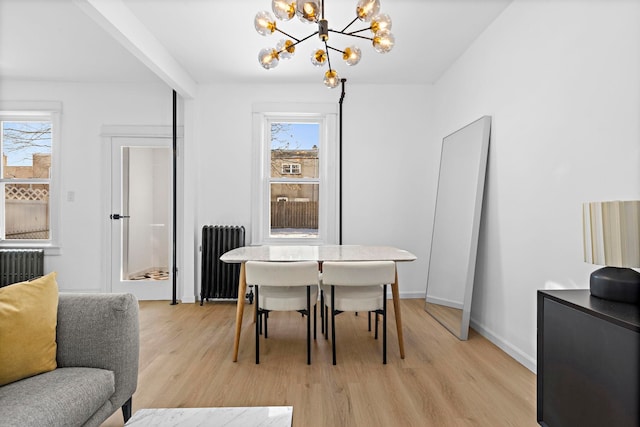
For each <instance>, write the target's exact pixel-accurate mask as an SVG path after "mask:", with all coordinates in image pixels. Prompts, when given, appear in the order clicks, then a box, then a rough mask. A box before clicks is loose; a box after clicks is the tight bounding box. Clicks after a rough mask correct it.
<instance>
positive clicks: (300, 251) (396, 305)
mask: <svg viewBox="0 0 640 427" xmlns="http://www.w3.org/2000/svg"><path fill="white" fill-rule="evenodd" d="M415 259H416V256H415V255H414V254H412V253H411V252H408V251H405V250H403V249H398V248H395V247H392V246H367V245H319V246H308V245H307V246H303V245H300V246H286V245H262V246H243V247H240V248H236V249H232V250H230V251H229V252H226V253H224V254H223V255H222V256H221V257H220V260H221V261H223V262H226V263H241V266H240V280H239V284H238V303H237V307H236V333H235V339H234V343H233V361H234V362H237V361H238V350H239V348H240V332H241V331H242V316H243V314H244V303H245V298H244V295H245V293H246V291H247V281H246V276H245V267H244V266H245V263H246V262H247V261H317V262H318V264H319V268H321V264H322V262H324V261H395V262H406V261H414V260H415ZM391 295H392V297H393V309H394V312H395V318H396V328H397V331H398V345H399V347H400V358H402V359H404V337H403V335H402V315H401V313H400V292H399V290H398V269H397V267H396V275H395V282H394V283H391Z"/></svg>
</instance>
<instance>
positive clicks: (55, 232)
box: [0, 101, 62, 255]
mask: <svg viewBox="0 0 640 427" xmlns="http://www.w3.org/2000/svg"><path fill="white" fill-rule="evenodd" d="M61 114H62V104H61V103H60V102H51V101H42V102H20V101H0V120H2V121H12V120H13V121H49V122H51V172H50V177H49V180H48V181H49V182H44V183H48V184H49V239H24V240H13V239H12V240H5V239H3V238H2V237H0V248H18V249H20V248H25V249H26V248H41V249H45V254H47V255H55V254H57V253H58V252H59V250H60V245H61V230H60V204H61V203H60V195H61V179H60V178H61V175H60V169H61V168H60V157H61V151H62V148H61V146H62V144H61V138H60V115H61ZM36 181H37V180H32V182H36ZM15 182H16V181H15V180H12V179H4V178H2V176H1V175H0V183H2V184H4V183H15ZM39 183H42V182H39ZM0 187H3V188H4V185H0ZM2 197H4V195H2ZM4 208H5V204H4V203H2V204H0V224H1V225H0V226H1V227H4V224H5V217H4V214H5V212H4ZM3 235H4V232H3V233H0V236H3Z"/></svg>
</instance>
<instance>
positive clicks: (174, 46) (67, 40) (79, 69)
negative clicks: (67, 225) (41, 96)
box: [0, 0, 511, 84]
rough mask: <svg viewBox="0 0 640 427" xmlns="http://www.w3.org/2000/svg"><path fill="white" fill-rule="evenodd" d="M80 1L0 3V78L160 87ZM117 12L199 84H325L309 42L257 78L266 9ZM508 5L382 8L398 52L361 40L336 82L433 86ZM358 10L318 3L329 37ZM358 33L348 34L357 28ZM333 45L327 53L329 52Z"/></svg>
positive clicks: (189, 3) (331, 1)
mask: <svg viewBox="0 0 640 427" xmlns="http://www.w3.org/2000/svg"><path fill="white" fill-rule="evenodd" d="M83 1H86V0H76V2H74V1H73V0H0V78H2V79H20V80H49V81H73V82H145V81H159V77H157V76H156V75H155V74H154V73H153V72H152V71H150V69H148V68H147V67H146V66H145V65H143V63H142V62H141V61H140V60H138V59H137V58H136V55H134V54H132V53H129V51H128V50H127V49H126V48H125V47H124V46H123V45H121V44H120V43H119V42H118V41H117V40H116V39H115V38H113V37H112V35H111V34H109V33H108V32H107V31H105V30H104V29H103V28H102V27H101V26H99V25H98V24H97V23H96V22H94V21H93V19H92V18H91V17H89V16H88V15H87V14H86V13H85V12H84V11H83V9H81V8H80V7H78V5H77V4H76V3H78V2H83ZM108 1H121V2H123V3H124V4H125V5H126V6H127V7H128V8H129V9H130V10H131V12H133V14H134V15H135V18H137V20H139V23H136V24H141V25H143V26H144V27H146V28H147V29H148V30H149V31H150V32H151V34H152V35H153V36H154V37H155V38H156V39H157V41H158V42H160V44H161V45H163V46H164V48H165V49H166V50H167V52H168V53H169V54H170V55H171V56H172V57H173V58H174V59H175V60H176V61H177V62H178V63H179V64H180V65H181V66H182V68H183V69H184V71H186V73H187V74H188V75H190V76H191V77H192V79H193V80H194V81H195V82H197V83H201V84H203V83H214V82H217V83H225V82H253V83H256V82H258V83H282V82H295V83H308V82H320V81H322V74H323V72H322V70H320V69H317V68H315V67H313V65H311V63H310V61H309V56H310V52H311V50H312V49H313V48H315V47H320V42H319V41H318V40H317V38H316V37H313V38H311V39H309V40H307V41H306V42H304V43H302V44H300V45H299V46H298V48H297V50H296V55H295V56H294V58H292V59H291V60H288V61H281V62H280V64H279V65H278V67H277V68H275V69H272V70H264V69H262V67H260V65H259V64H258V60H257V56H258V51H259V50H260V49H261V48H263V47H269V46H275V44H276V42H277V41H278V40H279V39H280V38H281V37H279V36H270V37H262V36H260V35H259V34H258V33H257V32H256V31H255V30H254V28H253V18H254V16H255V14H256V12H258V11H260V10H269V9H270V7H271V1H270V0H108ZM510 1H511V0H422V1H421V0H382V1H381V4H382V8H381V11H382V12H385V13H387V14H389V15H390V16H391V18H392V20H393V28H392V32H393V34H394V35H395V38H396V45H395V47H394V49H393V51H391V52H390V53H388V54H385V55H381V54H378V53H377V52H375V51H374V50H373V48H372V47H371V45H370V42H369V41H367V40H356V39H352V38H349V40H344V39H340V38H339V36H335V35H334V36H333V38H332V39H331V40H330V42H333V43H335V44H336V47H338V48H343V47H344V46H346V45H348V44H356V45H358V46H359V47H360V48H361V49H362V60H361V61H360V63H359V64H358V65H357V66H355V67H348V66H346V65H345V64H344V63H343V62H342V60H341V58H339V57H338V55H333V56H331V59H332V65H333V67H334V68H335V69H337V71H338V73H339V74H340V76H341V77H346V78H347V79H349V81H351V82H358V83H379V84H384V83H432V82H434V81H436V80H437V79H438V78H439V77H440V76H441V75H442V73H443V72H444V71H445V70H446V69H447V68H448V67H449V66H450V65H451V64H452V63H453V62H454V61H455V60H456V58H458V57H459V56H460V55H461V54H462V53H463V52H464V51H465V50H466V49H467V48H468V47H469V45H470V44H471V43H472V42H473V40H475V39H476V38H477V37H478V35H479V34H480V33H482V31H483V30H484V29H485V28H486V27H487V26H488V25H489V24H490V23H491V22H492V21H493V20H494V19H495V18H496V17H497V16H498V15H499V14H500V13H501V12H502V11H503V10H504V8H505V7H507V6H508V5H509V3H510ZM356 3H357V1H356V0H325V14H326V18H327V19H328V21H329V26H330V27H331V28H336V29H342V28H343V27H344V26H346V24H348V23H349V21H351V19H352V18H353V17H354V16H355V4H356ZM363 26H364V25H363V24H362V23H357V24H354V26H353V29H359V28H362V27H363ZM278 27H279V28H281V29H283V30H284V31H286V32H288V33H290V34H292V35H293V36H295V37H297V38H302V37H304V36H306V35H308V34H309V33H311V32H313V31H315V29H316V28H315V26H313V25H305V24H302V23H300V22H298V21H297V20H296V19H295V18H294V20H292V21H289V22H282V23H280V22H278ZM330 44H331V43H330Z"/></svg>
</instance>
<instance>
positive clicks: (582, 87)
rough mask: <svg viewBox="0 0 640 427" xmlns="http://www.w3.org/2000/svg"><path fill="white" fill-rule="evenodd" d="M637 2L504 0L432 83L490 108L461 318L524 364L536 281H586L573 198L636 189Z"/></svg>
mask: <svg viewBox="0 0 640 427" xmlns="http://www.w3.org/2000/svg"><path fill="white" fill-rule="evenodd" d="M639 76H640V2H637V1H622V0H616V1H595V0H593V1H588V2H585V1H569V0H563V1H556V2H550V1H543V0H539V1H537V0H523V1H515V2H514V3H513V4H512V5H511V6H509V7H508V8H507V9H506V10H505V11H504V12H503V13H502V15H500V16H499V17H498V19H497V20H496V21H495V22H494V23H493V24H492V25H491V26H490V27H489V28H488V29H487V30H486V31H485V32H484V33H483V34H482V35H481V36H480V37H479V38H478V39H477V40H476V42H475V43H474V44H473V45H472V46H471V47H470V48H469V49H468V50H467V52H466V53H465V54H464V55H463V56H462V57H461V58H459V60H458V61H457V62H456V63H455V64H454V65H453V66H452V67H451V68H450V69H449V70H448V71H447V72H446V73H445V74H444V76H443V77H442V78H441V79H440V80H439V81H438V82H437V83H436V85H435V96H436V113H435V120H434V123H435V125H436V128H437V137H438V138H440V137H441V136H444V135H447V134H449V133H451V132H452V131H454V130H456V129H457V128H460V127H461V126H463V125H465V124H466V123H469V122H470V121H472V120H475V119H477V118H478V117H480V116H482V115H484V114H487V115H491V116H493V128H492V135H491V147H490V152H489V168H488V176H487V180H488V181H487V187H486V192H485V211H484V213H485V216H484V218H483V221H482V224H481V227H482V228H481V234H480V247H479V251H478V263H477V272H476V273H477V274H476V287H475V292H474V295H473V306H472V311H471V317H472V325H473V326H474V327H475V328H476V329H478V330H480V331H481V332H482V333H483V334H484V335H486V336H487V337H489V338H490V339H492V340H493V341H494V342H495V343H496V344H498V345H499V346H500V347H502V348H503V349H505V350H506V351H507V352H509V353H510V354H512V355H513V356H514V357H516V359H518V360H519V361H520V362H522V363H523V364H525V365H526V366H528V367H529V368H530V369H532V370H535V365H536V362H535V360H536V290H538V289H549V288H588V279H589V274H590V272H591V271H593V270H594V269H596V268H598V267H597V266H592V265H588V264H585V263H584V262H583V258H582V234H581V233H582V230H581V225H582V224H581V221H582V219H581V203H583V202H586V201H597V200H615V199H638V198H639V197H640V168H639V167H638V166H639V165H640V142H639V141H640V124H639V123H640V122H639V120H638V118H639V117H640V78H639Z"/></svg>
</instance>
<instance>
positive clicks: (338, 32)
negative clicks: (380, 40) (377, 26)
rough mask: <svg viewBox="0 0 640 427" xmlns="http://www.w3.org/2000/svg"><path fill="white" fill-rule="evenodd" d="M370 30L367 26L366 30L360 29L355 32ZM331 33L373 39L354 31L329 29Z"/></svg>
mask: <svg viewBox="0 0 640 427" xmlns="http://www.w3.org/2000/svg"><path fill="white" fill-rule="evenodd" d="M365 30H368V28H365V29H364V30H358V31H354V33H357V32H360V31H365ZM329 32H330V33H336V34H342V35H343V36H351V37H358V38H361V39H366V40H373V37H366V36H361V35H360V34H354V33H345V32H343V31H336V30H329Z"/></svg>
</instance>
